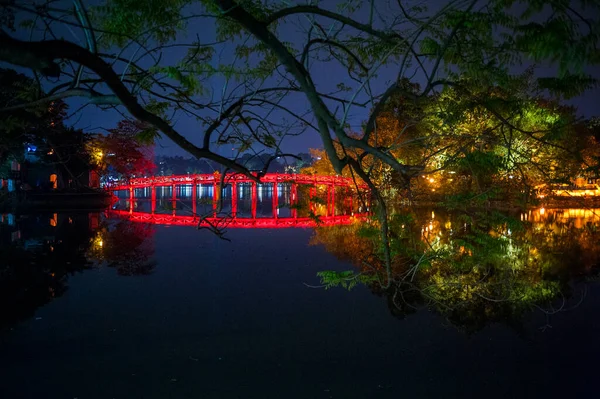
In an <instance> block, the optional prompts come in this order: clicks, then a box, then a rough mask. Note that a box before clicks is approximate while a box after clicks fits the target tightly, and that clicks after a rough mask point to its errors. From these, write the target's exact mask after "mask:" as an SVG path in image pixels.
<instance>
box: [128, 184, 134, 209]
mask: <svg viewBox="0 0 600 399" xmlns="http://www.w3.org/2000/svg"><path fill="white" fill-rule="evenodd" d="M133 201H134V198H133V187H129V213H133Z"/></svg>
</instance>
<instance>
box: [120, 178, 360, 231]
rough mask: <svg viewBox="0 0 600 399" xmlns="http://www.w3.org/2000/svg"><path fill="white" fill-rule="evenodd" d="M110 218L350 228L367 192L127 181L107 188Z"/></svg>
mask: <svg viewBox="0 0 600 399" xmlns="http://www.w3.org/2000/svg"><path fill="white" fill-rule="evenodd" d="M110 190H111V191H113V193H114V194H115V196H116V197H117V198H118V201H117V202H116V203H115V205H114V206H113V210H112V213H114V214H118V215H122V216H126V217H128V218H129V219H131V220H134V221H140V222H150V223H159V224H175V225H203V224H204V225H206V226H209V225H212V226H223V225H227V226H229V227H255V228H258V227H264V228H273V227H312V226H315V225H317V224H325V225H330V224H349V223H352V222H353V221H354V220H356V218H364V217H365V216H366V215H367V213H368V210H369V209H368V206H369V205H368V199H367V198H368V189H367V187H366V186H365V185H361V184H360V183H355V182H354V180H353V179H350V178H346V177H339V176H311V175H299V174H293V175H292V174H279V173H269V174H266V175H265V176H263V177H262V178H261V179H260V183H256V182H255V181H253V180H251V179H249V178H248V176H245V175H241V174H227V175H225V176H222V175H220V174H218V173H215V174H190V175H180V176H176V175H174V176H156V177H149V178H137V179H132V180H130V182H129V184H121V185H116V186H113V187H111V188H110Z"/></svg>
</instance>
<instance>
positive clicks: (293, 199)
mask: <svg viewBox="0 0 600 399" xmlns="http://www.w3.org/2000/svg"><path fill="white" fill-rule="evenodd" d="M297 203H298V185H297V184H296V183H292V189H291V194H290V207H291V208H292V217H293V218H294V219H295V218H297V217H298V208H297V207H296V204H297Z"/></svg>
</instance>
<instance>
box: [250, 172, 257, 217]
mask: <svg viewBox="0 0 600 399" xmlns="http://www.w3.org/2000/svg"><path fill="white" fill-rule="evenodd" d="M251 184H252V219H256V203H257V202H258V199H257V195H256V194H257V188H258V187H257V185H258V183H256V182H254V181H253V182H252V183H251Z"/></svg>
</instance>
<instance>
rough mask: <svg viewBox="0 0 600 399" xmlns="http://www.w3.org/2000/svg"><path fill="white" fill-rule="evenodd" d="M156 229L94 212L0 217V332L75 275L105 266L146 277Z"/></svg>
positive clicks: (55, 293) (62, 288) (56, 293)
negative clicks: (105, 216)
mask: <svg viewBox="0 0 600 399" xmlns="http://www.w3.org/2000/svg"><path fill="white" fill-rule="evenodd" d="M153 233H154V226H152V225H144V224H138V223H132V222H129V221H126V220H120V221H111V220H108V219H105V218H104V217H103V216H102V215H101V214H98V213H70V214H62V213H51V214H41V215H39V214H38V215H20V216H16V215H13V214H3V215H1V216H0V259H1V260H2V261H1V262H0V314H1V315H2V317H0V329H2V328H6V327H7V326H11V325H13V324H14V323H15V322H17V321H19V320H23V319H25V318H28V317H31V316H32V315H33V314H34V311H35V310H36V309H37V308H38V307H40V306H42V305H44V304H46V303H48V302H50V301H51V300H52V299H54V298H56V297H59V296H61V295H62V294H64V293H65V292H66V291H67V289H68V281H69V277H70V276H72V275H73V274H75V273H78V272H81V271H84V270H88V269H94V268H100V267H103V266H108V267H111V268H115V269H116V271H117V272H118V273H119V274H121V275H145V274H149V273H151V272H152V270H153V269H154V263H153V262H152V260H151V259H152V255H153V240H152V235H153Z"/></svg>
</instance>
